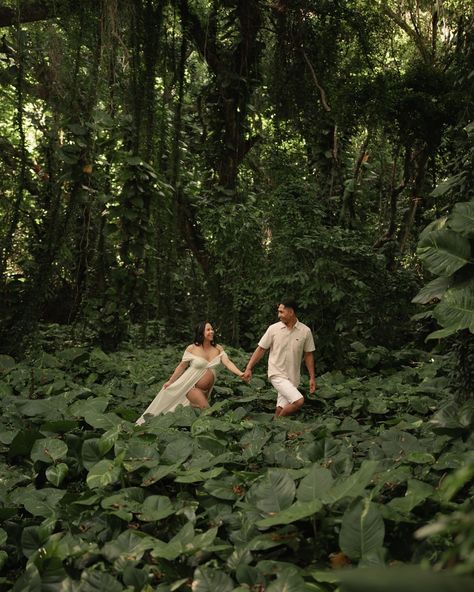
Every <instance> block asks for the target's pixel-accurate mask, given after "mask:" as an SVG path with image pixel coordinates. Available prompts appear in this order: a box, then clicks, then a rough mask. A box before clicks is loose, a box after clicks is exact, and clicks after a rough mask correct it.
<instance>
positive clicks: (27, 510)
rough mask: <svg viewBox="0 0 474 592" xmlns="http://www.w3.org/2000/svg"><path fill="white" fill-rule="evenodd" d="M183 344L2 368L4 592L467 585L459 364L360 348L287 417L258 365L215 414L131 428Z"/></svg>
mask: <svg viewBox="0 0 474 592" xmlns="http://www.w3.org/2000/svg"><path fill="white" fill-rule="evenodd" d="M181 349H182V348H181V347H172V346H168V347H164V348H159V349H158V348H147V349H141V350H140V349H134V348H128V349H123V350H121V351H119V352H117V353H114V354H106V353H104V352H103V351H101V350H100V349H97V348H88V347H72V346H71V347H67V348H64V347H63V348H57V347H55V346H52V345H51V344H47V343H44V344H43V345H42V347H39V348H38V349H37V350H36V351H35V353H34V354H32V355H31V356H30V358H29V359H28V360H24V361H20V362H17V361H15V360H14V359H13V358H10V357H8V356H0V397H1V400H2V409H3V413H2V417H1V420H0V452H1V458H0V518H1V520H2V522H3V524H2V527H1V529H0V545H1V546H0V549H1V550H0V565H1V566H2V571H1V572H0V574H1V575H0V590H10V589H13V590H15V591H17V592H18V591H22V592H24V591H39V590H47V591H51V592H54V591H56V590H57V591H60V590H62V591H66V590H67V591H75V590H80V591H81V592H83V591H85V592H93V591H99V590H102V591H104V590H106V591H107V592H115V591H117V592H119V591H121V590H127V591H132V590H135V591H144V592H147V591H152V590H158V591H161V592H168V591H172V590H173V591H174V590H189V589H190V588H192V590H193V591H194V592H205V591H208V590H209V591H211V590H212V591H213V592H215V590H219V592H227V591H228V592H231V591H244V590H246V591H249V590H255V591H263V590H265V591H267V592H279V591H283V590H286V591H293V590H294V591H295V592H297V591H300V590H312V591H316V592H317V591H319V592H321V591H322V592H324V591H327V592H329V591H332V590H335V589H338V590H344V591H348V592H357V591H359V590H364V592H370V591H371V590H373V591H374V592H377V591H380V592H391V591H394V592H395V590H396V591H397V592H399V590H400V589H402V588H404V590H405V592H407V591H408V592H409V591H410V590H415V587H416V592H424V591H425V590H426V592H428V590H429V592H433V591H435V592H438V591H439V592H448V590H458V589H459V590H461V589H462V590H467V589H473V583H474V580H473V579H472V578H473V577H474V557H473V555H474V511H473V504H472V499H473V496H472V493H473V491H472V487H473V486H472V481H473V477H474V454H473V452H472V450H473V448H474V446H473V444H474V436H473V435H472V427H473V424H474V405H473V403H472V402H466V403H464V404H461V403H459V402H457V401H456V399H455V393H453V392H452V391H451V388H450V380H449V369H450V365H451V362H450V360H449V358H448V357H446V356H441V355H432V354H430V353H427V352H424V351H421V350H417V349H413V348H412V349H405V350H401V351H398V352H390V351H388V350H386V349H385V348H372V349H370V350H369V349H366V348H365V347H364V346H363V345H362V344H354V353H353V365H352V366H351V368H349V369H348V370H347V372H345V373H343V372H341V371H337V372H328V373H326V374H324V375H322V376H319V377H318V383H319V389H318V391H317V393H316V394H315V395H313V396H310V397H308V398H307V401H306V405H305V406H304V407H303V410H302V412H301V413H300V414H299V415H297V416H294V417H292V418H280V419H278V420H273V409H274V403H275V395H274V393H273V391H272V389H271V387H270V385H269V384H268V382H267V381H266V379H265V376H264V372H265V365H264V364H263V362H262V364H261V367H259V370H260V371H261V374H260V375H259V374H257V376H256V377H255V378H254V379H253V381H252V383H251V384H250V385H247V384H245V383H243V382H241V381H239V380H237V379H236V378H235V377H234V376H233V375H231V374H230V373H227V372H225V371H221V373H220V374H219V377H218V381H217V385H216V387H215V390H214V397H213V400H212V406H211V407H210V408H209V409H208V410H206V411H205V412H202V413H200V412H198V411H195V410H193V409H191V408H179V409H178V410H177V411H176V412H175V413H171V414H166V415H164V416H159V417H156V418H153V419H151V420H150V421H147V422H146V424H145V425H143V426H140V427H137V426H135V425H134V421H135V420H136V418H137V417H139V415H140V414H141V413H142V411H143V410H144V409H145V407H146V406H147V405H148V403H149V402H150V400H151V399H152V398H153V397H154V395H155V394H156V392H157V390H158V389H159V387H160V386H161V383H162V382H163V381H164V380H165V379H166V378H167V377H168V376H169V375H170V374H171V372H172V370H173V368H174V367H175V366H176V364H177V362H178V361H179V360H180V357H181V353H182V352H181ZM229 353H230V355H231V357H232V359H233V360H234V361H235V363H236V364H237V365H238V366H240V367H242V366H244V364H245V361H246V360H247V357H248V355H247V354H245V352H243V351H240V350H233V349H232V348H230V351H229ZM357 567H365V568H366V569H362V570H361V569H353V568H357ZM387 567H390V569H388V570H387V569H386V568H387ZM381 570H383V572H382V573H383V575H382V576H381V573H380V572H381Z"/></svg>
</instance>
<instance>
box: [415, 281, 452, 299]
mask: <svg viewBox="0 0 474 592" xmlns="http://www.w3.org/2000/svg"><path fill="white" fill-rule="evenodd" d="M451 283H452V278H450V277H438V278H436V279H434V280H433V281H431V282H429V283H428V284H426V286H423V288H421V290H420V291H419V292H418V294H417V295H416V296H415V297H414V298H413V299H412V302H413V303H414V304H428V303H429V302H431V301H432V300H434V299H437V300H441V298H442V297H443V295H444V293H445V292H446V290H447V289H448V288H449V286H450V285H451Z"/></svg>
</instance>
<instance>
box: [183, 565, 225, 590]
mask: <svg viewBox="0 0 474 592" xmlns="http://www.w3.org/2000/svg"><path fill="white" fill-rule="evenodd" d="M233 589H234V583H233V581H232V579H231V578H230V577H229V576H228V575H227V574H226V573H224V572H223V571H221V570H217V569H212V568H210V567H198V568H197V569H196V571H195V572H194V578H193V583H192V590H193V592H232V590H233Z"/></svg>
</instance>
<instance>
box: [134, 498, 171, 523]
mask: <svg viewBox="0 0 474 592" xmlns="http://www.w3.org/2000/svg"><path fill="white" fill-rule="evenodd" d="M174 512H175V509H174V507H173V504H172V503H171V501H170V499H169V497H167V496H165V495H150V496H149V497H147V498H146V499H145V501H144V502H143V505H142V508H141V512H140V513H139V514H138V518H139V519H140V520H142V521H143V522H154V521H156V520H162V519H163V518H167V517H168V516H171V514H173V513H174Z"/></svg>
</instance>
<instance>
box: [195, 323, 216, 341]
mask: <svg viewBox="0 0 474 592" xmlns="http://www.w3.org/2000/svg"><path fill="white" fill-rule="evenodd" d="M208 323H209V321H201V322H200V323H198V324H197V325H196V328H195V329H194V345H202V344H203V341H204V330H205V329H206V325H207V324H208ZM209 324H211V323H209ZM211 345H214V346H215V345H216V342H215V340H214V339H213V340H212V341H211Z"/></svg>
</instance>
